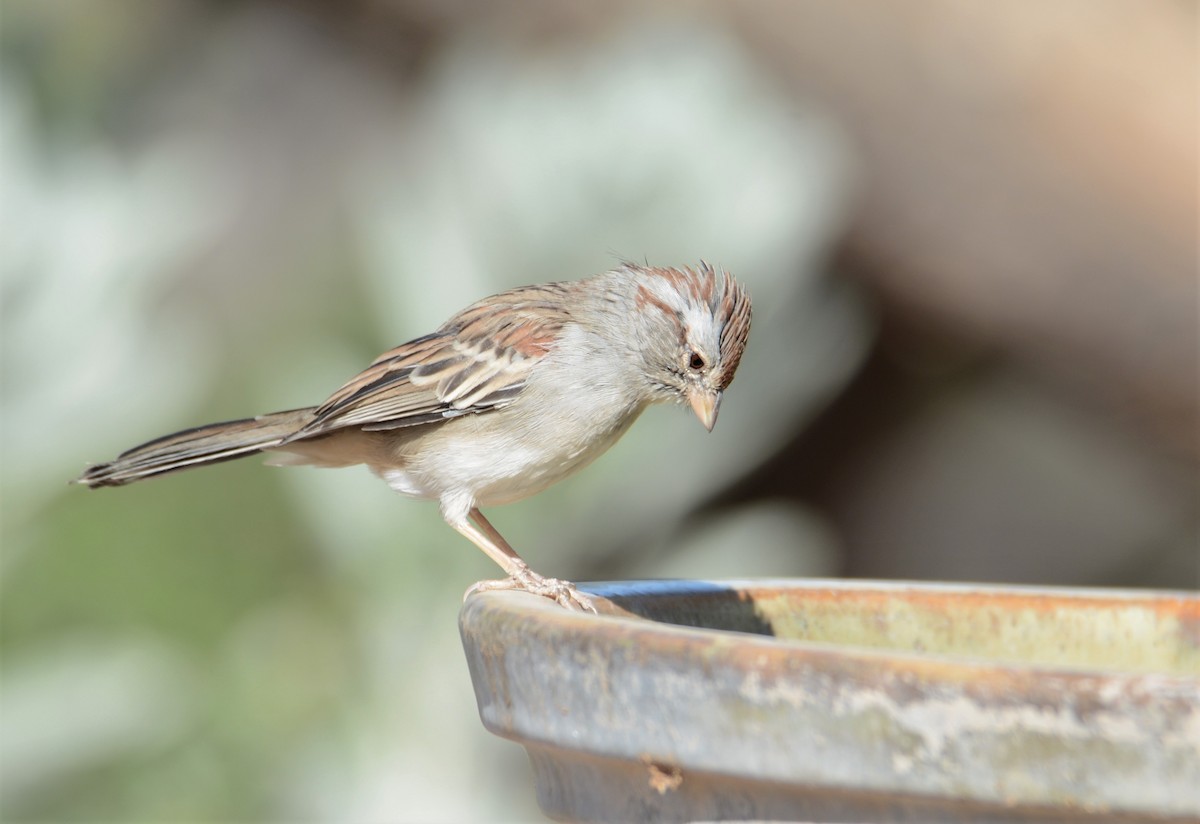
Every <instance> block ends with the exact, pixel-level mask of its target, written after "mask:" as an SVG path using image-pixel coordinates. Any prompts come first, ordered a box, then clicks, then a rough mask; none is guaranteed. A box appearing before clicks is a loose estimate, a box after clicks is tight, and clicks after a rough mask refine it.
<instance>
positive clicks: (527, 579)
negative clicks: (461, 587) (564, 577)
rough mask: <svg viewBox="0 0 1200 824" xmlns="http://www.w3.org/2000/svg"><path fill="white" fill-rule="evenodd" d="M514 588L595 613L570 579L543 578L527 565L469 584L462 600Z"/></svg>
mask: <svg viewBox="0 0 1200 824" xmlns="http://www.w3.org/2000/svg"><path fill="white" fill-rule="evenodd" d="M502 589H515V590H519V591H521V592H529V593H532V594H533V595H540V596H542V597H543V598H549V599H550V600H551V601H554V602H555V603H557V604H558V605H559V606H561V607H564V608H566V609H569V610H572V611H574V612H591V613H595V612H596V611H597V610H596V606H595V604H593V603H592V599H591V598H590V597H589V596H587V595H584V594H583V593H582V592H580V591H579V590H578V589H577V588H576V587H575V585H574V584H572V583H571V582H570V581H560V580H559V579H558V578H545V577H543V576H541V575H538V574H537V573H536V572H534V571H533V570H532V569H530V568H529V567H518V568H517V569H516V570H514V571H513V572H512V573H511V574H510V575H509V576H508V577H507V578H501V579H499V580H495V581H478V582H476V583H475V584H472V585H471V588H470V589H468V590H467V592H466V594H465V595H464V596H463V600H466V599H467V598H469V597H471V595H473V594H474V593H476V592H491V591H494V590H502Z"/></svg>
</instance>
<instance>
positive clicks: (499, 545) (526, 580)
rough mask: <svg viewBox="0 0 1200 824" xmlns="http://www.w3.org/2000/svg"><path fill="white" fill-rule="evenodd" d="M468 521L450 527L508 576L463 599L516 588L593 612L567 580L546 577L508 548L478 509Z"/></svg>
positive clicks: (484, 583)
mask: <svg viewBox="0 0 1200 824" xmlns="http://www.w3.org/2000/svg"><path fill="white" fill-rule="evenodd" d="M467 517H468V518H469V520H468V521H467V522H465V523H461V524H451V526H452V527H454V528H455V529H456V530H458V531H459V533H461V534H462V535H463V536H464V537H465V538H467V540H469V541H470V542H471V543H473V544H475V546H477V547H479V548H480V549H482V550H483V551H484V553H486V554H487V556H488V557H489V558H491V559H492V560H493V561H495V562H496V563H497V564H499V565H500V568H501V569H503V570H504V571H505V572H506V573H507V574H508V577H507V578H505V579H502V580H499V581H479V582H478V583H476V584H474V585H473V586H472V587H471V588H470V589H468V590H467V592H466V595H464V596H463V597H464V600H465V599H466V598H467V597H469V596H470V595H471V594H472V593H475V592H488V591H490V590H497V589H518V590H523V591H525V592H531V593H533V594H534V595H541V596H542V597H543V598H549V599H550V600H552V601H556V602H557V603H558V604H560V605H561V606H564V607H566V608H567V609H571V610H577V611H580V612H595V611H596V607H595V606H594V605H593V604H592V599H591V598H589V597H588V596H586V595H584V594H583V593H582V592H580V591H579V590H578V589H576V588H575V585H574V584H572V583H571V582H570V581H560V580H559V579H557V578H545V577H543V576H541V575H539V574H537V573H536V572H534V571H533V570H532V569H530V568H529V564H527V563H525V561H524V560H523V559H522V558H521V556H519V555H517V553H516V550H514V549H513V548H512V547H511V546H509V543H508V541H506V540H504V536H502V535H501V534H500V533H499V531H497V529H496V527H494V526H492V524H491V522H489V521H488V519H487V518H485V517H483V513H482V512H480V511H479V509H478V508H472V509H471V511H470V513H469V514H468V516H467Z"/></svg>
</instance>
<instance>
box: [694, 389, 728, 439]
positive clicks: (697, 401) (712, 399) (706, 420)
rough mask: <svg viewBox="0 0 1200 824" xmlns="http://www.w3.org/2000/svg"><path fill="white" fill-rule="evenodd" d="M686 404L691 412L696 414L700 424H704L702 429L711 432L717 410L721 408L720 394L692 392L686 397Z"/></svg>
mask: <svg viewBox="0 0 1200 824" xmlns="http://www.w3.org/2000/svg"><path fill="white" fill-rule="evenodd" d="M688 402H689V403H691V405H692V411H693V412H695V413H696V417H697V418H699V419H700V423H702V424H704V428H705V429H707V430H708V431H709V432H712V431H713V427H714V426H716V425H717V410H719V409H720V408H721V393H720V392H702V391H696V392H692V393H691V394H690V395H688Z"/></svg>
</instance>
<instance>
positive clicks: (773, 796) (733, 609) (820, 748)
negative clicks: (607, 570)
mask: <svg viewBox="0 0 1200 824" xmlns="http://www.w3.org/2000/svg"><path fill="white" fill-rule="evenodd" d="M581 588H582V589H584V590H585V591H586V592H588V593H591V594H593V595H597V596H600V597H601V598H603V599H606V600H604V601H602V602H601V614H600V615H589V614H581V613H573V612H568V611H566V610H563V609H561V608H559V607H558V606H556V605H555V604H553V603H551V602H549V601H547V600H546V599H543V598H538V597H535V596H532V595H528V594H525V593H519V592H511V591H494V592H483V593H478V594H476V595H473V596H472V597H470V598H468V600H467V602H466V603H465V604H464V606H463V609H462V612H461V614H460V629H461V632H462V639H463V645H464V648H465V650H466V654H467V662H468V665H469V667H470V671H471V678H472V681H473V682H474V686H475V695H476V698H477V700H478V703H479V712H480V716H481V718H482V720H483V723H484V725H485V726H486V727H487V729H489V730H490V731H491V732H493V733H495V734H496V735H500V736H503V737H505V738H508V739H511V740H513V741H516V742H518V743H520V744H521V745H523V746H524V747H525V749H526V750H527V751H528V753H529V758H530V761H531V763H532V765H533V771H534V776H535V782H536V790H537V797H538V802H539V804H540V805H541V808H542V810H543V811H544V812H545V813H546V814H547V815H549V816H551V817H552V818H556V819H561V820H571V821H615V820H621V821H650V820H652V821H661V820H679V821H682V820H696V819H701V820H746V819H759V820H762V819H774V820H781V819H784V820H798V819H799V820H813V821H973V822H978V821H1034V820H1036V821H1117V820H1120V821H1176V820H1177V821H1184V820H1195V819H1197V818H1200V596H1198V595H1196V594H1193V593H1182V592H1160V591H1116V590H1077V589H1076V590H1071V589H1045V588H1032V587H985V586H959V585H945V584H927V583H881V582H865V581H858V582H855V581H817V580H777V581H772V580H765V581H731V582H695V581H691V582H687V581H662V582H657V581H644V582H632V583H623V584H591V585H587V586H585V587H581Z"/></svg>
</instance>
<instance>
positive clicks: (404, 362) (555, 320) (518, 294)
mask: <svg viewBox="0 0 1200 824" xmlns="http://www.w3.org/2000/svg"><path fill="white" fill-rule="evenodd" d="M561 291H562V290H561V289H560V287H559V285H558V284H554V285H553V286H551V287H547V286H527V287H524V288H522V289H514V290H512V291H509V292H504V293H502V294H500V295H495V296H493V297H491V298H488V299H486V300H483V301H480V302H479V303H476V304H473V305H472V306H468V307H467V308H466V309H464V310H463V311H461V312H459V313H458V314H457V315H455V316H454V317H453V318H451V319H450V320H449V321H447V322H446V323H445V324H444V325H443V326H442V327H441V328H440V329H438V331H436V332H434V333H433V334H430V335H425V336H424V337H420V338H417V339H416V340H412V341H409V342H408V343H404V344H401V345H400V346H397V347H395V348H394V349H391V350H389V351H387V352H384V353H383V354H382V355H380V356H379V357H378V358H376V359H375V360H374V361H373V362H372V363H371V365H370V366H368V367H367V368H366V369H365V370H363V371H362V372H361V373H359V374H358V375H356V376H355V377H354V378H352V379H350V380H349V381H348V382H347V383H346V384H345V385H344V386H342V387H341V388H340V389H338V390H337V391H336V392H334V393H333V394H332V395H330V397H329V399H328V400H326V401H325V402H324V403H323V404H321V406H319V407H317V409H316V410H315V412H314V417H313V419H312V421H311V422H309V423H308V424H307V425H306V426H304V427H303V428H302V429H300V430H299V431H298V432H296V434H295V435H293V436H291V437H290V438H289V439H288V440H299V439H303V438H310V437H314V436H316V435H320V434H323V433H326V432H330V431H333V430H335V429H343V428H346V427H353V426H357V427H361V428H363V429H365V430H368V431H382V430H388V429H398V428H401V427H406V426H421V425H426V424H430V423H436V422H438V421H444V420H447V419H450V418H454V417H458V416H461V415H467V414H478V413H482V412H488V411H490V410H493V409H501V408H503V407H504V406H507V405H508V404H510V403H512V401H513V400H514V399H515V398H516V397H517V396H518V395H519V394H520V393H521V390H522V389H524V388H525V385H526V381H527V379H528V376H529V373H530V372H531V371H532V370H533V369H534V368H535V367H536V366H537V364H538V362H539V361H541V359H542V358H544V357H545V356H546V354H547V353H548V352H549V351H550V350H551V349H552V348H553V346H554V342H555V341H556V340H557V339H558V336H559V334H560V333H561V332H562V328H563V325H564V324H565V323H567V322H568V321H569V320H570V315H569V313H568V312H567V311H566V310H565V309H563V308H562V301H561V297H562V294H561Z"/></svg>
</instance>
